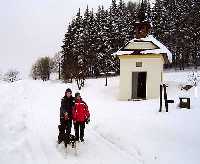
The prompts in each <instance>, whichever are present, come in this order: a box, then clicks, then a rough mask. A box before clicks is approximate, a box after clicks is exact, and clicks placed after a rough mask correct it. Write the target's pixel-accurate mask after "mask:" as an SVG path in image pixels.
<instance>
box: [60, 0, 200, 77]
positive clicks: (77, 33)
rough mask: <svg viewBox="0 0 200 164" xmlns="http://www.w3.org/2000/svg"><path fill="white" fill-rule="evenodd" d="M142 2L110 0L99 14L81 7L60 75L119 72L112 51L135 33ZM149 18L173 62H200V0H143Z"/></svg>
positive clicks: (70, 28)
mask: <svg viewBox="0 0 200 164" xmlns="http://www.w3.org/2000/svg"><path fill="white" fill-rule="evenodd" d="M140 6H141V5H140V4H137V3H133V2H128V3H127V4H126V3H125V2H124V1H123V0H119V2H116V0H112V2H111V6H110V7H109V8H108V9H105V8H104V6H99V7H98V10H97V12H94V11H93V10H90V9H89V8H88V7H87V8H86V10H85V11H84V12H83V14H81V11H80V9H79V11H78V13H77V14H76V16H75V18H74V19H73V20H72V21H71V23H70V24H69V25H68V28H67V32H66V34H65V36H64V41H63V43H64V44H63V46H62V54H63V55H62V61H61V68H62V77H63V79H64V80H70V79H73V78H74V79H78V80H81V79H82V80H84V78H87V77H99V76H101V75H102V74H104V75H107V74H108V73H110V72H114V73H116V74H117V73H119V61H118V59H116V58H115V57H114V56H112V55H111V54H113V53H114V52H116V51H117V50H118V49H119V48H121V47H122V46H123V45H124V44H125V43H127V42H128V41H129V40H131V39H133V37H134V22H135V21H136V20H137V18H139V17H140V16H142V15H140V14H141V13H140V12H141V10H140ZM142 9H143V10H144V12H145V18H144V19H148V20H149V21H151V23H152V25H153V26H152V31H151V33H152V34H153V35H154V36H155V37H156V38H157V39H158V40H160V41H161V42H162V43H164V44H165V45H166V46H167V47H168V48H169V49H170V50H171V52H172V53H173V62H172V66H174V67H175V68H180V69H184V68H185V67H187V66H195V67H197V66H198V65H199V64H200V62H199V60H200V50H199V47H200V19H199V18H200V1H199V0H156V2H155V4H154V5H153V6H151V7H150V3H149V0H144V1H143V8H142Z"/></svg>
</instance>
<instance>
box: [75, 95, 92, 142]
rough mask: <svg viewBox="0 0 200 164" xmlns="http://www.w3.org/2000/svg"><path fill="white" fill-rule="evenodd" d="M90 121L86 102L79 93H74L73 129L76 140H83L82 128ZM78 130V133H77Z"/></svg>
mask: <svg viewBox="0 0 200 164" xmlns="http://www.w3.org/2000/svg"><path fill="white" fill-rule="evenodd" d="M89 121H90V113H89V110H88V106H87V104H86V103H85V102H84V101H83V100H82V98H81V96H80V93H76V94H75V105H74V109H73V123H74V130H75V137H76V140H77V141H79V137H80V141H81V142H83V141H84V130H85V123H86V124H88V123H89ZM79 131H80V135H79Z"/></svg>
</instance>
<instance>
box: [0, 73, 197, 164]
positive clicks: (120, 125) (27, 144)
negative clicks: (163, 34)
mask: <svg viewBox="0 0 200 164" xmlns="http://www.w3.org/2000/svg"><path fill="white" fill-rule="evenodd" d="M186 76H187V72H179V73H175V72H168V73H165V74H164V80H165V82H166V83H167V84H168V85H169V87H168V88H167V90H168V98H169V99H174V100H175V103H174V104H169V112H168V113H166V112H164V111H163V112H161V113H159V112H158V110H159V99H154V100H145V101H134V102H133V101H119V100H118V85H119V78H118V77H114V78H110V79H109V81H108V87H105V86H104V84H105V79H91V80H87V81H86V86H85V87H84V88H83V90H82V91H81V94H82V97H83V99H84V100H85V101H86V102H87V104H88V106H89V110H90V112H91V122H90V124H89V125H87V126H86V131H85V140H86V141H85V143H79V144H78V155H75V153H74V151H73V150H72V149H68V152H67V153H66V152H65V148H64V146H63V145H59V146H57V145H56V140H57V134H58V130H57V125H58V123H59V107H60V100H61V98H62V97H63V95H64V92H65V89H66V88H68V87H70V88H71V89H72V90H73V92H74V93H75V92H76V91H77V87H76V85H75V84H64V83H61V82H59V81H56V80H52V81H48V82H42V81H39V80H38V81H34V80H30V79H27V80H21V81H18V82H15V83H5V82H0V97H1V99H0V163H1V164H66V163H68V164H112V163H113V164H122V163H123V164H140V163H141V164H169V163H170V164H199V163H200V139H199V138H200V137H199V136H200V126H199V123H200V96H198V95H195V90H194V89H193V88H192V89H191V90H190V91H189V94H190V95H191V109H190V110H188V109H179V108H178V101H179V97H178V95H179V94H182V93H181V92H180V85H181V84H184V83H185V82H186ZM198 89H200V88H198ZM199 92H200V91H199ZM199 94H200V93H199Z"/></svg>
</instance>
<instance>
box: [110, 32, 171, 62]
mask: <svg viewBox="0 0 200 164" xmlns="http://www.w3.org/2000/svg"><path fill="white" fill-rule="evenodd" d="M136 40H140V41H151V42H153V43H154V44H155V45H157V46H158V47H159V48H158V49H154V50H144V51H141V53H142V54H161V53H166V54H167V56H168V60H169V61H170V62H172V53H171V52H170V51H169V50H168V48H167V47H166V46H165V45H163V44H162V43H161V42H160V41H158V40H157V39H156V38H155V37H154V36H153V35H148V36H147V37H146V38H140V39H136V38H134V39H132V40H131V41H129V42H134V41H136ZM133 52H134V51H120V50H119V51H117V52H116V53H114V54H113V55H119V56H120V55H124V54H126V55H130V54H132V53H133Z"/></svg>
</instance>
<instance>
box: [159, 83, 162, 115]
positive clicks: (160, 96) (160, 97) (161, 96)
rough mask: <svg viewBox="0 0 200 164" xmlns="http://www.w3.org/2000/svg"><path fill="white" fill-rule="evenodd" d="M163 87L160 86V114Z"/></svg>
mask: <svg viewBox="0 0 200 164" xmlns="http://www.w3.org/2000/svg"><path fill="white" fill-rule="evenodd" d="M162 88H163V87H162V85H160V109H159V112H161V111H162Z"/></svg>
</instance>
